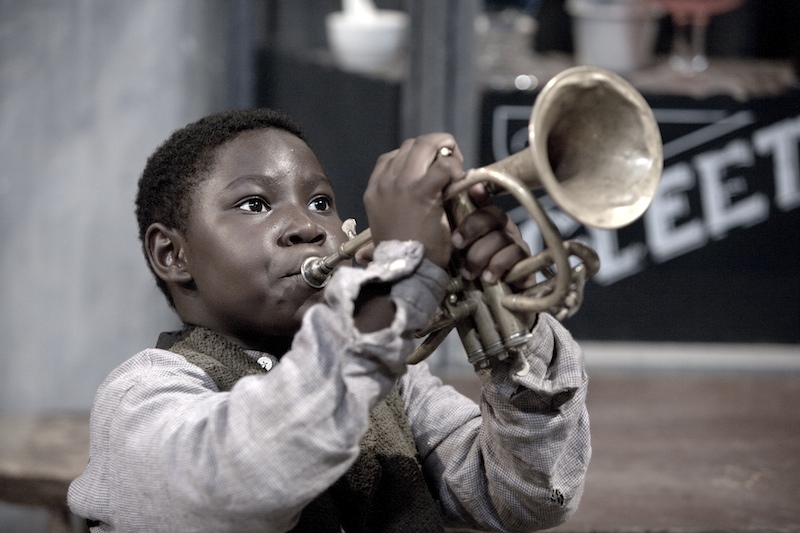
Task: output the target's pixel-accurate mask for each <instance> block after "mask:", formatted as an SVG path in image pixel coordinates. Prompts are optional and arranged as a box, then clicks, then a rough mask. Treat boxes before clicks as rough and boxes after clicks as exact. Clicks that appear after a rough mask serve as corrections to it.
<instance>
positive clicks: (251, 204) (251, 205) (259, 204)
mask: <svg viewBox="0 0 800 533" xmlns="http://www.w3.org/2000/svg"><path fill="white" fill-rule="evenodd" d="M237 207H238V208H239V209H241V210H242V211H250V212H252V213H263V212H264V211H267V210H268V209H269V205H268V204H267V202H265V201H264V200H262V199H261V198H258V197H255V198H248V199H247V200H245V201H244V202H242V203H240V204H239V205H238V206H237Z"/></svg>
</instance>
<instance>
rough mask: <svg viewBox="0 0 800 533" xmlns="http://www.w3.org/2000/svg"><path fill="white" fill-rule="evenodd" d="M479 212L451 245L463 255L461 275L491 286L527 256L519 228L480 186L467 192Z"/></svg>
mask: <svg viewBox="0 0 800 533" xmlns="http://www.w3.org/2000/svg"><path fill="white" fill-rule="evenodd" d="M469 194H470V197H471V198H472V200H473V201H474V202H475V204H476V206H477V207H478V209H476V210H475V211H474V212H473V213H471V214H469V215H467V217H465V218H464V220H463V221H462V222H461V223H460V224H459V225H458V227H457V228H456V229H455V231H454V232H453V237H452V241H453V246H454V247H455V249H456V250H460V251H461V253H462V258H463V261H462V268H461V276H462V277H464V278H465V279H468V280H474V279H476V278H478V277H479V276H480V278H481V279H482V280H483V281H486V282H489V283H493V282H495V281H498V280H500V279H502V278H503V276H505V275H506V274H507V273H508V271H509V270H510V269H511V268H512V267H513V266H514V265H516V264H517V263H518V262H520V261H522V260H523V259H526V258H527V257H529V256H530V248H529V247H528V245H527V243H525V241H524V240H523V239H522V235H521V234H520V231H519V228H518V227H517V225H516V224H514V223H513V222H512V221H511V219H509V218H508V215H507V214H506V212H505V211H503V209H502V208H500V207H499V206H496V205H493V204H492V203H491V201H490V198H489V197H488V195H487V194H486V192H485V190H484V188H483V186H482V185H480V184H479V185H476V186H474V187H472V188H471V189H470V190H469Z"/></svg>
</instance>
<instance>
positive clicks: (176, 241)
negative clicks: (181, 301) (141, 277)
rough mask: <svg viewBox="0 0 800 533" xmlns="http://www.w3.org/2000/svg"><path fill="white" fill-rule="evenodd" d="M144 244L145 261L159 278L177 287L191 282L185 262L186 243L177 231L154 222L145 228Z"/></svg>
mask: <svg viewBox="0 0 800 533" xmlns="http://www.w3.org/2000/svg"><path fill="white" fill-rule="evenodd" d="M144 242H145V250H146V251H147V260H148V261H150V266H151V267H152V268H153V272H155V273H156V275H157V276H158V277H159V278H161V279H163V280H164V281H166V282H167V283H175V284H179V285H186V284H187V283H190V282H191V281H192V274H191V273H190V272H189V270H188V265H187V262H186V250H185V242H186V241H185V240H184V238H183V235H181V234H180V233H179V232H178V231H177V230H174V229H172V228H168V227H166V226H165V225H164V224H161V223H160V222H156V223H154V224H151V225H150V227H149V228H147V232H146V233H145V241H144Z"/></svg>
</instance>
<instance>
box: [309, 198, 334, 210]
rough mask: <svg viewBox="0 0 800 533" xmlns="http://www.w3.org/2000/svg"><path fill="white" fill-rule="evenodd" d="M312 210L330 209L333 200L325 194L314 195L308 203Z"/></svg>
mask: <svg viewBox="0 0 800 533" xmlns="http://www.w3.org/2000/svg"><path fill="white" fill-rule="evenodd" d="M308 207H309V208H310V209H311V210H312V211H330V210H331V208H332V207H333V201H332V200H331V199H330V198H329V197H327V196H316V197H314V198H313V199H312V200H311V202H310V203H309V204H308Z"/></svg>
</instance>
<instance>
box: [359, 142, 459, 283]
mask: <svg viewBox="0 0 800 533" xmlns="http://www.w3.org/2000/svg"><path fill="white" fill-rule="evenodd" d="M444 147H446V148H450V149H451V150H452V155H450V156H442V155H439V150H440V149H441V148H444ZM463 165H464V159H463V156H462V155H461V152H460V151H459V149H458V145H457V144H456V141H455V139H454V138H453V136H452V135H450V134H447V133H431V134H428V135H422V136H420V137H416V138H414V139H409V140H407V141H405V142H404V143H403V144H402V146H401V147H400V148H398V149H397V150H394V151H392V152H389V153H386V154H383V155H382V156H380V157H379V158H378V161H377V163H376V164H375V170H373V172H372V175H371V176H370V179H369V183H368V184H367V188H366V191H365V192H364V208H365V210H366V212H367V218H368V221H369V227H370V230H371V231H372V241H373V243H374V244H375V245H376V246H377V245H378V244H379V243H380V242H381V241H386V240H414V241H419V242H421V243H422V244H423V245H424V246H425V257H427V258H428V259H429V260H430V261H432V262H433V263H435V264H437V265H439V266H440V267H442V268H444V267H445V266H447V263H448V261H449V260H450V255H451V252H452V244H451V229H450V225H449V224H448V222H447V216H446V214H445V211H444V205H443V193H444V190H445V188H446V187H447V186H448V185H449V184H450V183H451V182H452V181H453V180H454V179H456V178H458V177H460V176H462V175H463V172H464V170H463Z"/></svg>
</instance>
